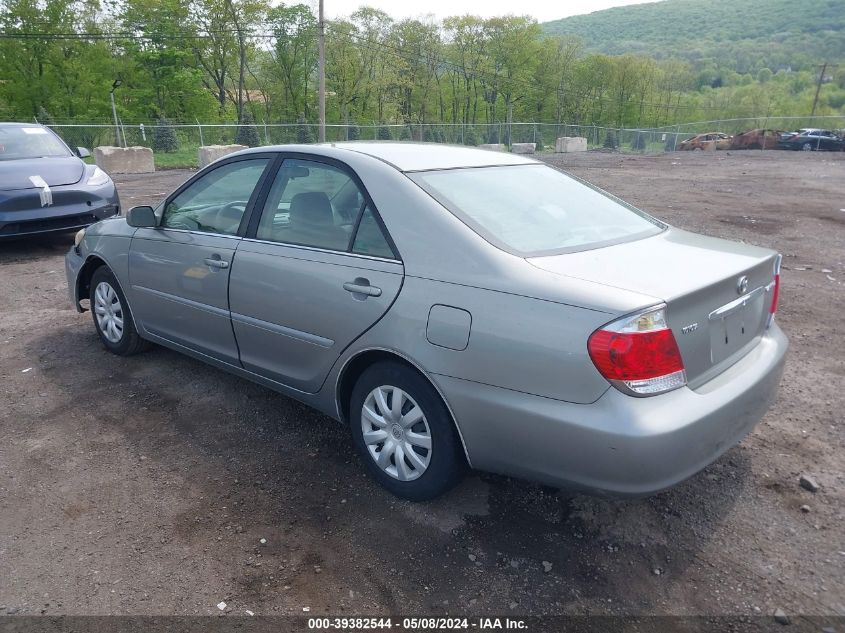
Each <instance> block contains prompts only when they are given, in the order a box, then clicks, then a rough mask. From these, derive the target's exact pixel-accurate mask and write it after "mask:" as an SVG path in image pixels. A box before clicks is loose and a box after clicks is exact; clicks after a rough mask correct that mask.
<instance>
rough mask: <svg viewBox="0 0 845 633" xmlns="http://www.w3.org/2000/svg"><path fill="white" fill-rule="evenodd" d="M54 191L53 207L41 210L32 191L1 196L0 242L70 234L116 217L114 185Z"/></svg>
mask: <svg viewBox="0 0 845 633" xmlns="http://www.w3.org/2000/svg"><path fill="white" fill-rule="evenodd" d="M74 187H75V186H69V187H54V188H53V193H54V200H55V201H56V203H55V205H52V206H48V207H42V206H40V201H39V198H38V193H37V191H35V190H26V191H25V192H21V193H20V194H17V192H16V195H11V194H9V193H4V195H3V196H2V199H0V240H2V239H10V238H18V237H26V236H31V235H41V234H45V233H63V232H68V231H74V230H77V229H81V228H83V227H86V226H90V225H91V224H93V223H94V222H99V221H100V220H103V219H105V218H110V217H112V216H115V215H118V214H119V213H120V202H119V200H118V197H117V192H116V191H115V188H114V185H113V184H111V183H109V184H108V185H106V186H103V187H99V188H96V189H92V190H85V189H78V188H74Z"/></svg>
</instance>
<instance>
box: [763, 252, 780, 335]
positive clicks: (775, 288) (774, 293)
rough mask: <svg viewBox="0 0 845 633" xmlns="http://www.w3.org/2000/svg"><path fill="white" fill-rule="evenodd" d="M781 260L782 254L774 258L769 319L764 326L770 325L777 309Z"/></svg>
mask: <svg viewBox="0 0 845 633" xmlns="http://www.w3.org/2000/svg"><path fill="white" fill-rule="evenodd" d="M782 260H783V256H782V255H778V256H777V257H776V258H775V269H774V273H775V279H774V281H772V285H771V288H772V303H771V305H770V306H769V320H768V322H767V323H766V327H771V325H772V323H773V322H774V320H775V312H777V311H778V299H780V264H781V261H782Z"/></svg>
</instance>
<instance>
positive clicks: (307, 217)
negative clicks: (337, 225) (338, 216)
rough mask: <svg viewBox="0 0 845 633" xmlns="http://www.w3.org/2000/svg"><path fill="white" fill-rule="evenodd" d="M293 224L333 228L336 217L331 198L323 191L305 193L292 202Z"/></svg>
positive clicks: (291, 217)
mask: <svg viewBox="0 0 845 633" xmlns="http://www.w3.org/2000/svg"><path fill="white" fill-rule="evenodd" d="M290 223H291V224H313V225H318V226H333V225H334V215H333V214H332V203H331V202H330V201H329V197H328V196H327V195H326V194H325V193H323V192H322V191H305V192H303V193H298V194H296V195H295V196H294V197H293V198H291V201H290Z"/></svg>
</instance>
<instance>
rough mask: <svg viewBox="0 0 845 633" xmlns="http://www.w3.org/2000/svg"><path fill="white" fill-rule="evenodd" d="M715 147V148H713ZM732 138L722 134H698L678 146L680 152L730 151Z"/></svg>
mask: <svg viewBox="0 0 845 633" xmlns="http://www.w3.org/2000/svg"><path fill="white" fill-rule="evenodd" d="M713 146H715V147H713ZM730 146H731V137H730V136H728V135H727V134H723V133H722V132H708V133H707V134H698V135H697V136H693V137H692V138H688V139H687V140H685V141H681V144H680V145H678V149H679V150H705V149H730Z"/></svg>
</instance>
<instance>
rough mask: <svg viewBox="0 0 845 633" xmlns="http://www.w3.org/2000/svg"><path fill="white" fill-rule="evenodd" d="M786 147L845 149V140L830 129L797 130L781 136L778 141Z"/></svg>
mask: <svg viewBox="0 0 845 633" xmlns="http://www.w3.org/2000/svg"><path fill="white" fill-rule="evenodd" d="M778 146H779V147H782V148H784V149H793V150H803V151H805V152H812V151H831V152H842V151H845V140H843V139H842V137H840V136H839V135H838V134H836V133H834V132H831V131H830V130H806V131H804V132H801V131H799V132H796V133H794V134H792V135H791V136H789V137H786V138H783V137H781V140H780V142H779V143H778Z"/></svg>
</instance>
